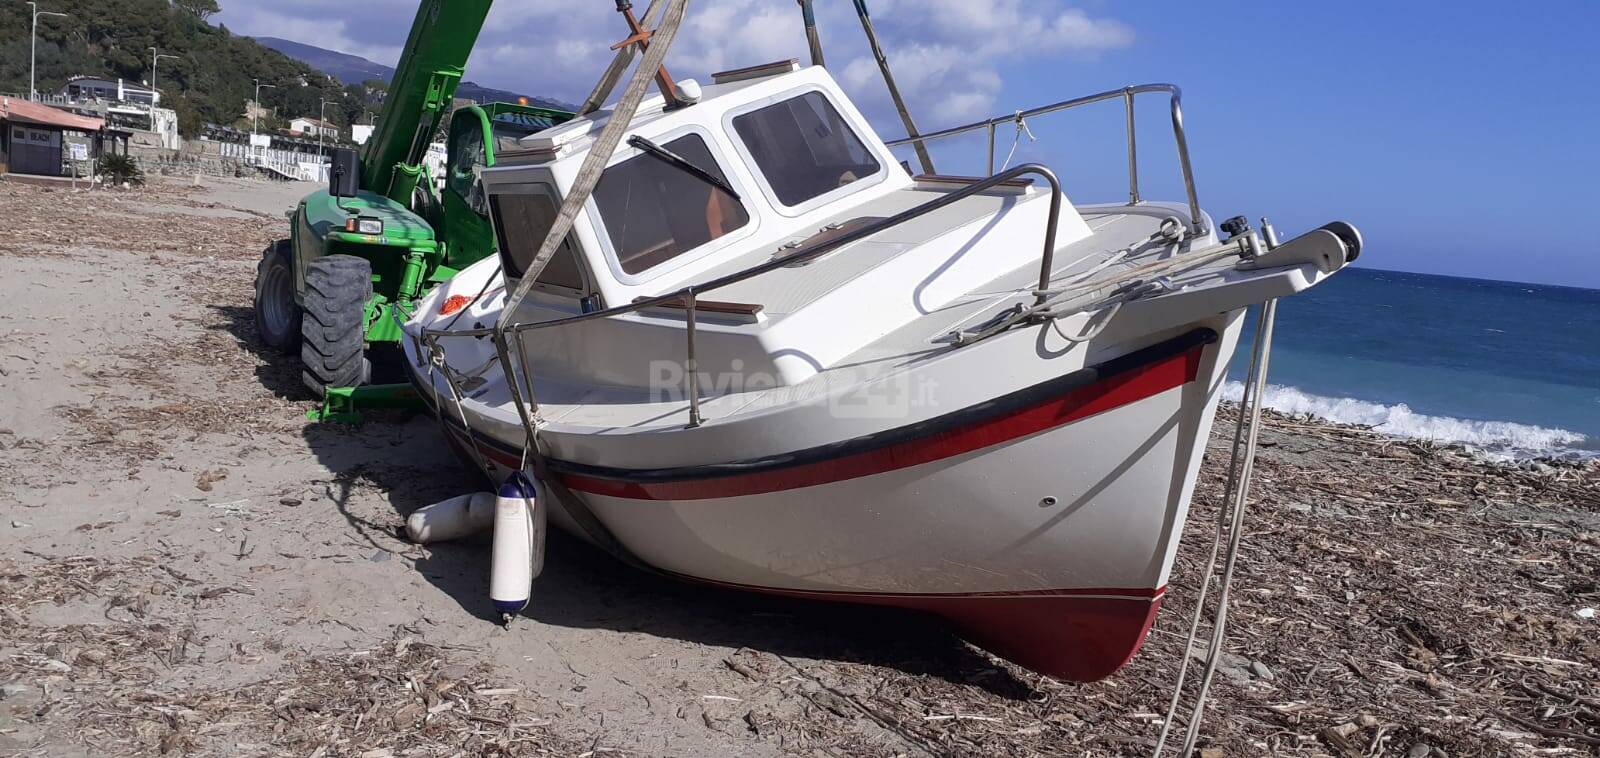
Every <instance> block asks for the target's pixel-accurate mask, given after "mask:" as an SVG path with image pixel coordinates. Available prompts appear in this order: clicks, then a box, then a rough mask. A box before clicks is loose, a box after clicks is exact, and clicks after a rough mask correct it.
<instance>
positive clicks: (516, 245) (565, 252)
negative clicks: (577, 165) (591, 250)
mask: <svg viewBox="0 0 1600 758" xmlns="http://www.w3.org/2000/svg"><path fill="white" fill-rule="evenodd" d="M489 200H490V202H491V203H492V204H493V206H494V222H495V225H494V228H495V235H496V238H497V240H498V242H499V243H500V245H499V247H500V265H501V266H502V267H504V269H505V272H506V276H507V277H509V278H512V279H520V278H521V277H522V274H523V272H524V271H526V270H527V268H528V263H530V262H531V261H532V260H533V256H534V255H535V254H537V253H538V252H539V246H540V245H542V244H544V238H545V235H546V234H549V233H550V227H551V226H552V225H553V224H555V220H556V211H557V208H558V206H559V203H557V202H556V197H555V191H554V190H552V189H550V187H549V185H545V184H537V185H533V186H532V187H531V191H528V192H517V193H500V194H496V195H492V196H490V198H489ZM537 281H538V282H539V283H541V284H548V285H553V286H556V287H563V288H566V289H572V290H582V289H583V273H582V271H581V270H580V269H579V268H578V258H577V256H576V255H574V254H573V246H572V236H571V235H568V236H567V238H566V239H564V240H562V241H561V246H560V247H558V248H556V252H555V255H554V256H552V257H551V258H550V262H549V263H546V264H545V267H544V270H543V271H541V272H540V273H539V278H538V280H537Z"/></svg>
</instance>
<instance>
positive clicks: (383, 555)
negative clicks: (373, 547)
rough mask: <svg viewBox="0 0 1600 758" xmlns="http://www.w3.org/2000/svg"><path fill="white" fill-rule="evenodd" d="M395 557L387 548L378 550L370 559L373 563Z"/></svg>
mask: <svg viewBox="0 0 1600 758" xmlns="http://www.w3.org/2000/svg"><path fill="white" fill-rule="evenodd" d="M393 557H394V553H391V552H389V551H387V550H379V551H378V552H376V553H373V554H372V558H371V559H370V560H371V561H372V562H373V563H383V562H384V561H387V560H389V559H390V558H393Z"/></svg>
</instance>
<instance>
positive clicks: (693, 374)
mask: <svg viewBox="0 0 1600 758" xmlns="http://www.w3.org/2000/svg"><path fill="white" fill-rule="evenodd" d="M1028 174H1033V175H1036V176H1038V177H1040V178H1042V179H1044V181H1045V182H1046V183H1048V184H1049V185H1050V211H1049V215H1048V216H1047V217H1046V220H1045V232H1044V250H1043V252H1042V253H1041V260H1040V261H1039V290H1040V291H1041V292H1042V291H1043V290H1045V289H1048V288H1049V286H1050V270H1051V267H1052V265H1053V261H1054V258H1055V249H1056V226H1057V224H1058V223H1059V221H1060V218H1061V202H1062V192H1061V180H1060V179H1057V178H1056V175H1055V172H1053V171H1051V170H1050V169H1049V168H1047V167H1045V166H1043V165H1040V164H1037V163H1025V164H1022V165H1020V166H1016V167H1014V168H1010V169H1007V170H1005V171H1002V172H1000V173H998V174H995V175H993V176H990V177H989V178H987V179H983V180H980V181H978V182H974V183H972V184H969V185H967V186H965V187H962V188H961V189H958V190H955V191H953V192H949V193H947V194H945V195H943V196H940V197H938V198H935V199H933V200H929V201H928V202H926V203H923V204H921V205H918V206H915V207H912V208H908V209H906V210H904V211H901V212H899V213H896V214H894V215H892V216H888V217H885V218H883V219H880V220H878V221H875V222H873V223H870V224H864V225H862V226H860V227H858V228H855V229H852V230H850V231H848V232H845V233H844V234H841V235H839V236H837V237H834V238H833V239H830V240H828V241H826V242H823V243H821V244H818V245H816V246H814V247H810V248H807V249H805V250H802V251H800V252H798V253H795V254H793V255H787V256H783V257H778V258H774V259H772V260H770V261H767V262H765V263H760V264H757V265H755V266H751V267H750V268H747V269H744V270H742V271H736V272H734V273H731V274H728V275H725V276H721V277H718V278H716V279H712V280H710V281H708V282H704V283H701V284H693V285H690V286H687V287H683V288H681V289H678V290H676V291H673V292H669V293H667V294H665V295H657V296H655V297H646V298H640V299H638V300H635V301H633V302H631V303H628V304H626V305H619V306H616V307H614V308H606V309H604V310H598V311H591V312H589V313H583V314H579V315H576V316H568V317H565V318H558V319H549V320H546V321H533V322H527V323H513V324H508V325H506V326H505V327H504V328H503V329H501V330H497V329H495V328H490V327H480V328H475V329H424V330H422V339H423V340H424V341H426V342H427V343H428V344H429V345H430V347H431V348H435V349H436V348H437V346H438V339H439V338H441V337H474V338H476V337H491V336H496V334H497V332H500V331H503V332H507V333H510V334H513V335H517V336H518V339H516V340H515V343H516V346H517V352H518V355H517V357H518V362H519V363H521V364H522V367H523V371H524V372H526V371H527V362H526V360H525V356H524V355H523V354H522V340H521V338H520V335H521V334H522V333H523V332H527V331H533V330H537V329H553V328H556V327H561V326H570V325H572V324H577V323H581V322H584V321H591V320H594V319H602V318H610V317H612V316H621V315H625V314H628V313H636V312H638V311H641V310H644V309H646V308H651V307H656V306H661V305H666V304H668V303H671V304H672V305H674V306H677V307H682V308H683V309H684V311H685V316H684V318H685V322H686V328H685V330H684V332H685V343H686V345H685V347H686V355H685V360H684V370H685V373H687V374H688V381H689V386H688V396H689V426H690V427H696V426H699V425H700V423H701V421H702V418H701V415H700V376H699V365H698V362H697V360H696V357H695V344H694V338H695V316H696V314H695V300H696V298H698V297H699V296H700V295H702V294H705V293H707V292H711V291H713V290H717V289H721V288H723V287H727V286H730V285H733V284H737V283H739V282H742V281H745V280H746V279H751V278H754V277H757V276H760V275H762V274H765V273H767V272H769V271H774V270H777V269H779V268H783V267H786V266H794V265H797V264H800V263H804V262H806V261H809V260H812V259H815V258H819V257H821V256H824V255H827V254H828V253H831V252H833V251H835V250H838V249H839V248H842V247H844V246H846V245H850V244H854V243H856V242H859V241H861V240H863V239H866V238H867V237H871V236H872V235H874V234H878V233H879V232H882V231H884V230H886V229H889V228H891V227H895V226H899V225H901V224H904V223H906V222H908V221H912V220H914V219H917V218H920V217H922V216H925V215H927V214H929V213H932V212H934V211H936V210H939V209H941V208H944V207H947V206H949V205H952V204H954V203H958V202H960V201H962V200H965V199H967V198H969V197H972V196H974V195H978V194H982V193H984V192H987V191H989V190H991V189H994V188H995V187H998V186H1000V185H1002V184H1005V183H1006V182H1009V181H1011V180H1013V179H1017V178H1019V177H1022V176H1025V175H1028ZM1037 297H1038V298H1039V301H1040V302H1042V301H1043V300H1044V298H1045V295H1043V294H1039V295H1037ZM497 349H498V351H499V352H500V359H501V361H502V363H503V364H506V365H509V364H510V360H509V359H510V356H509V355H508V354H507V350H506V346H505V345H504V344H500V345H497ZM446 376H447V377H448V373H447V374H446ZM506 376H507V379H508V381H513V382H514V381H517V380H516V379H513V378H512V376H513V372H512V371H511V370H509V369H507V371H506ZM452 381H453V380H452ZM525 384H531V383H527V382H525ZM525 389H526V390H527V391H528V392H529V395H528V397H532V394H531V389H532V388H531V386H527V387H525ZM513 396H514V397H516V398H520V397H521V396H522V390H518V389H516V388H513ZM518 403H519V405H520V403H521V401H520V399H519V400H518ZM525 417H526V418H532V417H533V414H531V413H529V414H526V416H525Z"/></svg>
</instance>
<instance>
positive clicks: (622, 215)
mask: <svg viewBox="0 0 1600 758" xmlns="http://www.w3.org/2000/svg"><path fill="white" fill-rule="evenodd" d="M661 147H662V148H665V149H666V150H668V151H670V152H671V153H673V154H674V155H676V156H680V157H682V158H683V160H685V161H687V162H689V163H692V164H693V165H694V166H696V167H698V168H699V169H700V170H701V171H704V172H705V173H706V174H709V175H710V176H711V177H713V178H715V179H716V182H715V183H708V182H707V181H705V180H704V179H702V178H701V177H699V176H696V175H695V174H694V173H692V172H689V171H685V170H684V169H683V168H682V167H680V166H679V165H678V164H675V163H673V162H670V161H667V160H663V159H661V158H660V157H658V156H655V155H651V154H650V153H648V152H646V153H641V154H639V155H636V156H633V157H632V158H629V159H627V160H625V161H623V162H621V163H618V164H617V165H615V166H612V167H611V168H608V169H606V172H605V173H604V174H602V175H601V176H600V184H599V185H598V186H597V187H595V190H594V201H595V204H596V205H597V206H599V208H600V219H601V222H602V223H603V224H604V225H605V229H606V236H607V237H609V238H610V240H611V248H612V250H614V251H615V252H616V255H617V263H618V264H619V265H621V267H622V270H623V271H624V272H626V273H629V274H637V273H639V272H641V271H644V270H646V269H649V268H652V267H655V266H659V265H661V264H662V263H665V262H667V261H669V260H672V259H673V258H676V257H678V256H680V255H682V254H684V253H686V252H689V251H690V250H693V249H695V248H697V247H700V246H701V245H704V244H706V243H707V242H710V241H712V240H714V239H716V238H718V237H721V236H722V235H724V234H727V233H729V232H731V231H734V230H736V229H739V228H740V227H743V226H744V225H745V224H747V223H749V222H750V214H749V213H747V212H746V211H745V209H744V205H743V204H741V203H740V202H739V200H738V199H737V197H735V196H732V195H729V194H727V193H726V192H723V191H722V190H720V189H718V188H717V187H716V184H717V183H720V184H726V183H727V181H728V180H727V176H726V175H725V174H723V173H722V167H721V166H720V165H718V163H717V161H716V159H714V158H712V157H711V150H710V148H708V147H707V146H706V142H705V140H703V139H701V138H700V137H699V136H698V135H694V134H690V135H687V136H683V137H679V138H677V139H675V140H672V141H670V142H667V143H665V144H663V145H661Z"/></svg>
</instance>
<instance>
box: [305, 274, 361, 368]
mask: <svg viewBox="0 0 1600 758" xmlns="http://www.w3.org/2000/svg"><path fill="white" fill-rule="evenodd" d="M371 298H372V264H371V263H369V262H367V261H366V260H365V259H363V258H357V257H355V256H353V255H329V256H325V257H322V258H318V259H316V260H315V261H312V262H311V265H310V266H307V267H306V294H305V298H304V301H305V303H304V307H303V309H302V310H303V313H302V321H301V323H300V336H301V341H300V362H301V363H302V364H304V368H305V370H304V371H302V372H301V374H300V378H301V379H302V380H303V381H304V382H305V383H306V387H308V388H310V390H311V391H312V392H313V393H315V394H316V395H317V397H322V396H324V395H325V394H327V389H328V388H329V387H355V386H359V385H362V384H366V383H367V381H368V380H369V379H370V378H371V376H372V364H371V363H369V362H368V361H367V356H366V347H367V334H366V326H367V324H366V307H367V300H369V299H371Z"/></svg>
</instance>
